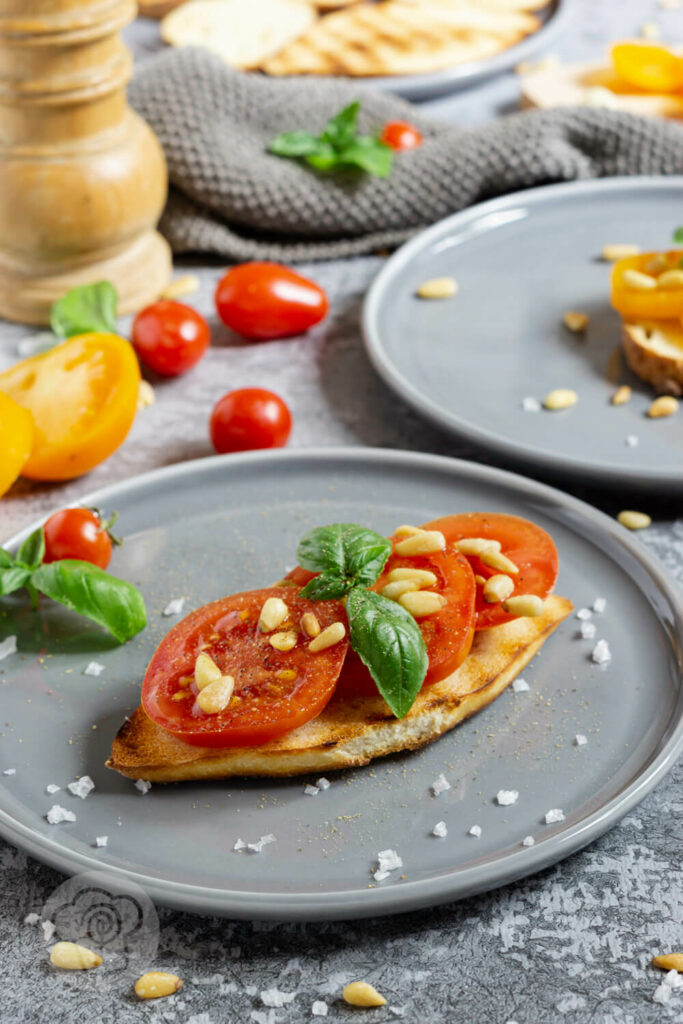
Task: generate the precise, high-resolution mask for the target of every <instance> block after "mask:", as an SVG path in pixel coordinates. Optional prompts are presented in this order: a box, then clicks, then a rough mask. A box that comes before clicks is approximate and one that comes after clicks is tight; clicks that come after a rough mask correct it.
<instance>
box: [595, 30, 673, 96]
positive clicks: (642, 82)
mask: <svg viewBox="0 0 683 1024" xmlns="http://www.w3.org/2000/svg"><path fill="white" fill-rule="evenodd" d="M612 61H613V63H614V70H615V71H616V73H617V77H618V78H620V79H621V81H622V82H626V83H627V84H628V85H634V86H636V88H638V89H645V90H646V91H647V92H678V91H679V90H681V89H683V59H682V58H681V57H677V56H676V54H675V53H672V52H671V50H669V49H668V48H667V47H666V46H659V45H654V44H652V43H638V42H632V43H617V44H616V46H613V47H612Z"/></svg>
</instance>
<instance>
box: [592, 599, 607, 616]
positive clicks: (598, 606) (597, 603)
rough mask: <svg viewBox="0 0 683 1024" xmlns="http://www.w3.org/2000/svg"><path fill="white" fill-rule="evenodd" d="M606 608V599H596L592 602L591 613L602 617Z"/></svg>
mask: <svg viewBox="0 0 683 1024" xmlns="http://www.w3.org/2000/svg"><path fill="white" fill-rule="evenodd" d="M606 607H607V598H605V597H596V598H595V600H594V601H593V611H594V612H596V613H597V614H598V615H602V613H603V612H604V610H605V608H606Z"/></svg>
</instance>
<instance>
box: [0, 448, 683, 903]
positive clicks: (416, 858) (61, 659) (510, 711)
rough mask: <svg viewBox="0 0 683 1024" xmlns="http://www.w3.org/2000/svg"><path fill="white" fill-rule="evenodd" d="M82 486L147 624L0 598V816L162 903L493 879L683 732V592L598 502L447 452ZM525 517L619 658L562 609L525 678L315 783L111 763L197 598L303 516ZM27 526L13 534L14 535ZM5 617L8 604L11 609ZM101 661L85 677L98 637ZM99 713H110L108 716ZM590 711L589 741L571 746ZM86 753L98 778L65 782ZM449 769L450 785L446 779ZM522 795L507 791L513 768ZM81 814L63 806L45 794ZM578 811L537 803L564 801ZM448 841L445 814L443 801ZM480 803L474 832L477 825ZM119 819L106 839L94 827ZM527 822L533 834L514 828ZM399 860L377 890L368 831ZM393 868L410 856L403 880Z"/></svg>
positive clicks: (363, 454) (667, 752)
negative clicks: (100, 513) (169, 633)
mask: <svg viewBox="0 0 683 1024" xmlns="http://www.w3.org/2000/svg"><path fill="white" fill-rule="evenodd" d="M87 503H88V504H92V503H96V504H97V505H99V506H100V507H103V506H104V507H108V508H117V509H118V510H119V512H120V515H121V518H120V525H121V530H122V531H123V533H124V534H125V536H126V543H125V545H124V547H123V548H122V549H120V550H118V551H117V552H116V555H115V558H114V561H113V563H112V566H111V568H112V570H113V571H115V572H117V573H118V574H119V575H122V576H124V577H126V578H128V579H131V580H133V581H135V582H136V583H137V584H138V585H139V586H140V587H141V588H142V590H143V591H144V594H145V597H146V599H147V602H148V609H149V615H150V626H149V628H148V629H147V630H146V631H145V632H144V633H143V634H142V635H141V636H140V637H139V638H138V639H136V640H135V641H133V642H131V643H130V644H128V645H127V646H124V647H116V646H115V645H113V644H111V643H109V642H108V641H107V639H106V638H105V637H104V636H103V635H102V634H101V633H100V632H99V631H98V630H97V629H96V628H95V627H92V628H89V627H88V626H87V624H84V621H83V620H81V619H79V618H77V617H75V616H71V615H70V614H69V613H67V612H64V611H62V610H61V609H60V608H59V607H58V606H56V605H49V604H48V602H45V605H44V606H41V610H40V611H39V613H37V614H36V613H33V612H31V611H29V610H27V609H24V608H23V606H22V607H18V606H17V608H16V609H15V610H14V611H15V614H14V616H12V613H10V616H9V618H7V617H5V618H2V619H0V638H1V637H2V636H3V635H6V634H7V633H9V632H12V631H16V632H17V633H18V635H19V651H20V653H19V654H18V655H15V656H13V657H10V658H8V659H5V660H4V661H3V662H2V663H0V670H1V674H0V693H1V695H2V696H1V699H2V709H3V723H7V725H5V726H4V728H3V731H2V735H1V736H0V769H5V768H8V767H10V768H16V775H14V776H9V777H8V776H4V775H0V808H1V811H0V831H1V832H2V834H3V835H4V836H5V837H6V838H7V839H9V840H10V841H11V842H13V843H16V844H17V845H18V846H21V847H23V848H24V849H25V850H27V851H28V852H29V853H31V854H33V855H34V856H36V857H39V858H40V859H42V860H45V861H47V862H48V863H50V864H52V865H54V866H56V867H58V868H60V869H61V870H63V871H66V872H78V871H84V870H86V869H90V868H93V867H95V866H98V867H101V866H105V867H106V868H108V869H110V870H111V871H114V872H123V873H124V874H125V875H127V876H129V877H130V878H132V879H134V880H135V881H137V882H139V883H141V884H142V885H143V886H144V887H145V888H146V889H147V891H148V892H149V893H150V894H151V896H152V897H153V898H154V899H156V900H157V901H159V902H161V903H164V904H169V905H171V906H175V907H180V908H183V909H189V910H195V911H201V912H210V913H218V914H225V915H229V916H233V917H254V918H338V917H356V916H363V915H371V914H383V913H393V912H396V911H399V910H407V909H409V908H414V907H420V906H426V905H429V904H434V903H440V902H443V901H446V900H451V899H455V898H458V897H461V896H465V895H468V894H472V893H475V892H479V891H481V890H484V889H489V888H492V887H494V886H498V885H502V884H503V883H505V882H509V881H511V880H514V879H516V878H520V877H522V876H524V875H527V874H530V873H531V872H534V871H538V870H539V869H540V868H543V867H546V866H547V865H549V864H552V863H553V862H554V861H557V860H559V859H561V858H562V857H566V856H567V855H568V854H570V853H572V852H573V851H574V850H577V849H579V848H580V847H582V846H584V845H585V844H586V843H588V842H590V841H591V840H592V839H594V838H595V837H596V836H598V835H600V834H601V833H602V832H604V831H605V830H606V829H607V828H609V827H610V826H611V825H613V824H614V823H615V822H616V821H617V820H618V819H619V818H620V817H621V816H622V815H623V814H625V813H626V812H627V811H628V810H629V809H630V808H632V807H633V806H634V804H636V803H637V802H638V801H639V800H641V799H642V797H643V796H644V795H645V794H646V793H647V792H648V790H650V789H651V788H652V786H653V785H654V784H655V782H656V781H657V780H658V779H659V778H661V776H662V775H663V774H664V773H665V772H666V771H667V769H668V768H670V767H671V765H672V763H673V760H674V758H675V756H676V754H677V753H678V751H679V750H680V748H681V745H682V742H683V722H682V720H683V695H682V693H681V687H680V676H679V665H680V651H679V640H678V639H677V636H678V635H679V631H680V626H681V621H680V620H681V613H680V609H679V610H678V611H676V610H675V607H674V606H675V599H674V595H673V593H672V591H671V588H670V586H669V584H668V582H667V581H666V579H665V578H664V577H663V576H662V574H661V573H660V571H659V570H658V569H657V567H656V566H655V565H654V564H653V563H652V561H651V560H650V559H649V557H648V556H647V555H646V554H645V552H644V550H643V549H642V548H641V546H640V544H639V543H638V542H637V541H636V540H634V539H632V538H631V536H630V535H628V534H627V533H626V531H625V530H623V529H622V528H621V527H620V526H619V525H618V524H616V523H615V522H614V521H612V520H610V519H608V518H607V517H605V516H604V515H602V514H601V513H599V512H596V511H594V510H593V509H591V508H589V507H588V506H587V505H584V504H581V503H580V502H578V501H575V500H574V499H572V498H569V497H566V496H565V495H563V494H561V493H559V492H557V491H554V490H551V489H549V488H546V487H543V486H541V485H539V484H537V483H534V482H532V481H528V480H523V479H521V478H518V477H516V476H513V475H510V474H506V473H503V472H501V471H498V470H493V469H488V468H483V467H480V466H475V465H470V464H468V463H464V462H457V461H454V460H449V459H444V458H439V457H436V456H427V455H417V454H411V453H402V452H391V451H380V450H361V449H352V450H335V449H327V450H320V451H315V452H309V451H303V452H296V451H292V452H286V453H276V454H269V453H266V454H256V455H247V456H235V457H229V458H212V459H205V460H203V461H200V462H194V463H186V464H184V465H181V466H176V467H172V468H169V469H164V470H160V471H158V472H155V473H151V474H148V475H146V476H141V477H139V478H137V479H135V480H132V481H130V482H129V483H125V484H118V485H116V486H113V487H110V488H107V489H106V490H103V491H100V492H99V493H98V494H96V495H91V496H90V497H89V498H88V499H87ZM468 509H469V510H472V509H488V510H492V511H496V510H500V511H506V512H512V513H517V514H521V515H525V516H529V517H531V518H532V519H534V520H535V521H536V522H538V523H540V524H541V525H542V526H544V527H546V528H547V529H549V530H551V531H552V534H553V536H554V537H555V539H556V541H557V545H558V547H559V550H560V558H561V565H562V569H561V574H560V580H559V584H558V589H559V591H560V592H561V593H562V594H566V595H568V596H569V597H570V598H571V599H572V600H573V601H574V602H575V604H576V606H577V607H579V606H581V605H585V604H589V603H591V602H592V601H593V599H594V598H595V597H596V596H604V597H606V598H607V602H608V604H607V611H606V612H605V613H604V614H603V615H601V616H596V617H595V621H596V622H597V624H598V636H599V637H605V638H606V639H607V640H608V641H609V643H610V645H611V648H612V651H613V661H612V663H611V664H610V665H609V666H607V667H606V668H600V667H599V666H597V665H595V664H593V663H592V662H591V660H590V656H589V655H590V650H591V648H592V644H591V643H590V642H587V641H582V640H579V639H577V638H576V631H577V626H578V621H577V620H576V619H574V618H572V619H571V620H569V621H567V622H566V623H564V624H563V625H562V626H561V627H560V629H559V630H558V632H557V633H556V634H555V635H554V636H553V637H552V638H551V639H550V640H549V642H548V643H547V644H546V646H545V647H544V649H543V652H542V654H541V656H540V657H539V658H538V659H536V661H535V662H534V663H533V664H532V665H531V667H530V668H528V669H527V670H526V671H525V673H524V674H525V676H526V679H527V680H528V682H529V684H530V687H531V690H530V692H528V693H519V694H516V693H514V692H512V691H511V690H508V691H506V692H505V693H504V694H503V695H502V696H501V697H500V698H499V699H498V700H497V701H496V702H495V703H494V704H493V705H491V706H490V707H488V708H487V709H486V710H485V711H483V712H482V713H481V714H479V715H478V716H476V717H475V718H473V719H472V720H470V721H468V722H466V723H465V724H463V725H461V726H460V727H459V728H457V729H455V730H454V731H453V732H452V733H450V734H448V735H446V736H444V737H443V738H442V739H441V740H440V741H439V742H438V743H434V744H432V745H431V746H429V747H428V748H426V749H425V750H424V751H422V752H419V753H407V754H405V755H402V756H396V757H393V758H391V759H388V760H385V761H380V762H378V763H377V764H376V765H374V766H373V768H372V769H370V768H365V769H358V770H355V771H348V772H345V773H340V774H335V775H334V777H333V780H332V786H331V788H330V789H329V790H327V791H326V792H322V793H321V794H320V795H319V796H317V797H309V796H304V794H303V787H304V783H305V782H306V781H309V780H307V779H303V778H299V779H294V780H281V781H274V782H268V781H260V780H256V781H236V782H235V781H230V782H222V783H205V784H182V785H171V786H166V787H164V786H158V785H157V786H154V787H153V788H152V790H151V792H149V793H148V794H147V795H146V796H140V794H139V793H138V792H137V790H136V789H135V788H134V786H133V783H132V782H131V781H129V780H126V779H123V778H121V777H120V776H118V775H115V774H113V773H112V772H110V771H108V770H107V769H106V768H105V767H104V761H105V758H106V757H107V755H108V752H109V747H110V743H111V740H112V737H113V736H114V734H115V732H116V730H117V729H118V728H119V726H120V724H121V722H122V720H123V716H124V715H125V714H126V713H129V712H130V711H131V710H132V709H133V708H134V707H135V706H136V705H137V703H138V701H139V694H140V680H141V677H142V675H143V672H144V669H145V666H146V663H147V660H148V659H149V657H150V655H151V653H152V651H153V650H154V647H155V645H156V644H157V642H158V641H159V640H160V638H161V637H162V635H163V634H164V632H165V631H166V630H167V629H168V628H169V626H170V625H171V623H172V621H173V620H169V619H168V618H162V617H161V610H162V609H163V608H164V606H165V605H166V603H167V602H168V601H169V599H171V598H174V597H179V596H181V595H182V596H184V597H185V598H186V599H187V605H186V610H190V609H192V608H195V607H197V606H198V605H200V604H202V603H204V602H206V601H210V600H213V599H214V598H217V597H219V596H220V595H222V594H225V593H227V592H230V591H235V590H240V589H242V588H251V587H258V586H261V585H263V584H266V583H268V582H269V581H270V580H272V579H274V578H277V577H278V576H279V575H280V574H281V572H282V571H283V569H284V568H285V566H286V565H288V564H291V562H292V559H293V553H294V550H295V547H296V543H297V540H298V538H299V537H300V536H301V534H302V533H303V532H304V531H305V530H306V529H307V528H308V527H310V526H311V525H314V524H320V523H324V522H331V521H335V520H339V519H341V520H356V521H358V522H362V523H368V524H370V525H372V526H374V527H376V528H378V529H379V530H383V531H387V532H388V531H390V530H391V529H392V528H393V527H394V526H396V525H397V524H398V523H402V522H411V521H412V522H420V521H424V520H426V519H430V518H431V517H433V516H435V515H439V514H441V513H447V512H450V511H456V510H468ZM19 540H20V538H15V539H14V543H15V544H16V543H17V542H18V541H19ZM13 619H14V621H13ZM92 658H94V659H96V660H98V661H100V662H102V663H103V664H104V665H105V666H106V668H105V671H104V673H103V674H102V675H101V676H100V677H99V678H91V677H87V676H83V674H82V672H83V669H84V667H85V665H86V664H87V663H88V662H89V661H90V659H92ZM95 726H96V728H94V727H95ZM576 733H584V734H585V735H586V736H587V737H588V745H587V746H585V747H581V748H579V747H577V746H575V744H574V742H573V741H574V736H575V734H576ZM86 772H87V773H89V774H90V775H91V776H92V778H93V779H94V780H95V783H96V786H97V789H96V790H95V792H93V793H91V795H90V796H89V797H88V798H87V799H86V800H85V801H81V800H80V799H78V798H76V797H74V796H71V795H70V794H69V793H68V792H67V791H66V790H65V789H63V790H62V792H60V793H58V794H56V796H55V797H51V796H49V795H48V794H47V793H46V792H45V786H46V785H47V784H48V783H51V782H54V783H57V784H58V785H61V786H62V787H65V786H66V784H67V783H68V782H69V781H70V780H72V779H73V778H74V777H75V776H76V775H78V774H83V773H86ZM441 772H444V773H445V774H446V776H447V777H448V778H449V779H450V781H451V783H452V789H451V790H450V791H449V792H447V793H445V794H443V795H442V796H440V797H438V798H434V797H433V796H432V795H431V794H430V791H429V787H430V784H431V782H432V781H433V780H434V779H435V778H436V776H437V775H439V774H440V773H441ZM501 788H502V789H518V790H519V793H520V796H519V802H518V803H517V804H516V805H515V806H513V807H499V806H497V805H496V804H495V802H494V799H493V798H494V795H495V794H496V792H497V791H498V790H499V789H501ZM55 800H56V801H58V802H59V803H61V804H62V805H63V806H66V807H68V808H69V809H71V810H74V811H75V813H76V815H77V821H76V823H75V824H63V825H58V826H49V825H48V824H47V823H46V821H45V818H44V814H45V812H46V811H47V809H48V808H49V807H50V805H51V804H52V803H53V801H55ZM555 807H560V808H562V809H563V810H564V812H565V814H566V821H565V822H564V823H562V824H559V825H545V824H543V819H544V816H545V813H546V811H548V810H549V809H550V808H555ZM441 819H443V820H445V821H446V822H447V824H448V828H449V834H448V838H447V839H445V840H442V839H436V838H434V837H433V836H432V835H431V831H432V828H433V827H434V825H435V823H436V822H437V821H439V820H441ZM473 824H479V825H481V827H482V829H483V834H482V836H481V838H480V839H479V840H477V839H473V838H472V837H470V836H468V834H467V832H468V829H469V828H470V826H471V825H473ZM269 832H272V833H274V834H275V835H276V836H277V842H276V843H275V844H273V845H271V846H268V847H267V848H266V849H265V850H264V852H263V853H262V854H260V855H253V854H247V855H245V854H240V853H234V852H232V847H233V844H234V843H235V840H236V839H237V838H238V837H241V838H243V839H245V840H247V841H253V840H254V839H256V838H258V837H259V836H261V835H264V834H266V833H269ZM101 834H108V835H109V845H108V847H107V848H106V849H97V850H96V849H95V848H94V847H93V843H94V838H95V836H97V835H101ZM528 834H533V835H534V836H535V837H536V845H535V846H534V847H532V848H524V847H522V846H521V840H522V839H523V838H524V836H526V835H528ZM388 847H393V848H395V849H397V850H398V851H399V853H400V854H401V856H402V857H403V860H404V864H405V867H404V869H403V871H402V872H397V873H396V875H395V876H392V878H390V879H389V880H387V881H386V882H383V883H381V884H380V885H378V886H376V887H375V888H370V887H369V886H370V883H371V881H372V879H371V876H370V870H371V868H372V866H373V862H375V860H376V854H377V851H378V850H383V849H386V848H388ZM397 875H405V878H399V877H397Z"/></svg>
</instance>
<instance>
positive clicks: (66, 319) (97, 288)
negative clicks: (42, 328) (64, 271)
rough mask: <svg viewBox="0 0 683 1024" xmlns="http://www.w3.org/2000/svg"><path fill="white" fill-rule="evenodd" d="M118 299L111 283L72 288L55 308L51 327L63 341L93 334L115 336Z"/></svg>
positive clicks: (101, 282) (52, 311)
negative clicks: (91, 332)
mask: <svg viewBox="0 0 683 1024" xmlns="http://www.w3.org/2000/svg"><path fill="white" fill-rule="evenodd" d="M117 301H118V295H117V293H116V289H115V288H114V285H113V284H111V283H110V282H109V281H98V282H97V283H96V284H84V285H80V286H79V287H78V288H72V289H71V291H68V292H67V293H66V295H63V296H62V298H61V299H59V300H58V301H57V302H55V304H54V305H53V307H52V309H51V311H50V327H51V328H52V330H53V331H54V332H55V334H56V335H58V336H59V337H60V338H70V337H72V335H74V334H87V333H89V332H90V331H103V332H106V333H108V334H112V333H116V303H117Z"/></svg>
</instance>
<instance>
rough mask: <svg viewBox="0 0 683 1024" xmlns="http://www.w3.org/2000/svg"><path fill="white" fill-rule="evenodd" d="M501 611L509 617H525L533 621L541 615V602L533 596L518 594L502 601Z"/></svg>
mask: <svg viewBox="0 0 683 1024" xmlns="http://www.w3.org/2000/svg"><path fill="white" fill-rule="evenodd" d="M503 610H504V611H506V612H509V613H510V615H519V616H525V617H527V618H530V619H533V618H536V616H537V615H542V614H543V601H542V600H541V599H540V597H536V595H535V594H518V595H517V596H516V597H509V598H508V599H507V601H503Z"/></svg>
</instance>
